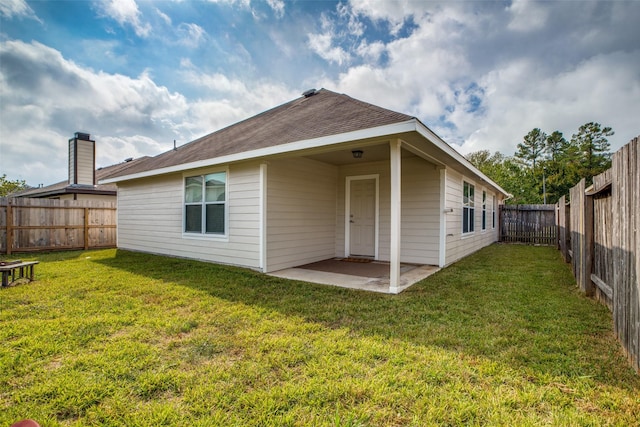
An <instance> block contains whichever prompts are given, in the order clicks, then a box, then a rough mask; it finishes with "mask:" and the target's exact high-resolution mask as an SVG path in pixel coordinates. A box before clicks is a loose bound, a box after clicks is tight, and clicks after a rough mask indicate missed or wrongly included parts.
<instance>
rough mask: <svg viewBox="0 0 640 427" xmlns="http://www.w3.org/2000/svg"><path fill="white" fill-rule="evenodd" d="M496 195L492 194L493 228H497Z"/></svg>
mask: <svg viewBox="0 0 640 427" xmlns="http://www.w3.org/2000/svg"><path fill="white" fill-rule="evenodd" d="M496 208H497V206H496V196H495V194H493V195H491V229H492V230H495V229H496V210H497V209H496Z"/></svg>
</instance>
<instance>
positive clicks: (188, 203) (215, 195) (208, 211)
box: [184, 172, 227, 235]
mask: <svg viewBox="0 0 640 427" xmlns="http://www.w3.org/2000/svg"><path fill="white" fill-rule="evenodd" d="M226 194H227V174H226V172H218V173H211V174H208V175H200V176H190V177H187V178H186V179H185V188H184V205H185V206H184V208H185V209H184V231H185V233H200V234H219V235H224V234H225V232H226V205H227V198H226Z"/></svg>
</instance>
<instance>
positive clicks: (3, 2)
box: [0, 0, 42, 23]
mask: <svg viewBox="0 0 640 427" xmlns="http://www.w3.org/2000/svg"><path fill="white" fill-rule="evenodd" d="M0 15H2V16H5V17H6V18H9V19H11V18H29V19H35V20H36V21H38V22H40V23H42V21H41V20H40V18H38V17H37V16H36V14H35V12H34V11H33V9H31V6H29V5H28V4H27V2H26V1H24V0H0Z"/></svg>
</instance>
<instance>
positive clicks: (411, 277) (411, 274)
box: [269, 258, 440, 294]
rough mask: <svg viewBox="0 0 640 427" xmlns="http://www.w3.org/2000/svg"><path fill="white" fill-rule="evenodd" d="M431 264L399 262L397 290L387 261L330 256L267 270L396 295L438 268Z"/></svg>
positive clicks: (279, 274)
mask: <svg viewBox="0 0 640 427" xmlns="http://www.w3.org/2000/svg"><path fill="white" fill-rule="evenodd" d="M439 270H440V268H439V267H437V266H434V265H421V264H410V263H400V281H399V285H398V286H397V289H393V291H392V289H391V287H390V271H391V266H390V264H389V263H388V262H384V261H374V260H369V259H361V258H333V259H327V260H324V261H319V262H314V263H311V264H306V265H301V266H299V267H294V268H286V269H283V270H279V271H274V272H272V273H269V274H270V275H271V276H275V277H280V278H284V279H290V280H299V281H304V282H311V283H319V284H323V285H332V286H338V287H342V288H349V289H359V290H365V291H370V292H380V293H387V294H389V293H391V294H396V293H400V292H402V291H404V290H405V289H407V288H409V287H410V286H411V285H414V284H415V283H417V282H419V281H420V280H422V279H425V278H427V277H429V276H431V275H432V274H434V273H436V272H437V271H439Z"/></svg>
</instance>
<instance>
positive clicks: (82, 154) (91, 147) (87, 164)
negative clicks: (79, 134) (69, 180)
mask: <svg viewBox="0 0 640 427" xmlns="http://www.w3.org/2000/svg"><path fill="white" fill-rule="evenodd" d="M77 144H78V148H77V150H78V151H77V154H78V159H77V162H78V170H77V174H78V184H85V185H94V184H95V183H94V182H93V174H94V173H95V165H94V160H95V159H94V151H95V143H94V142H92V141H82V140H78V142H77Z"/></svg>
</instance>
